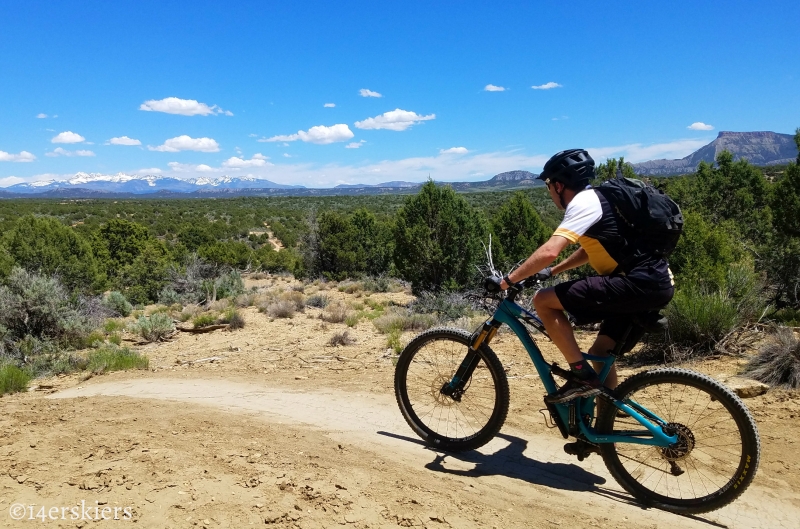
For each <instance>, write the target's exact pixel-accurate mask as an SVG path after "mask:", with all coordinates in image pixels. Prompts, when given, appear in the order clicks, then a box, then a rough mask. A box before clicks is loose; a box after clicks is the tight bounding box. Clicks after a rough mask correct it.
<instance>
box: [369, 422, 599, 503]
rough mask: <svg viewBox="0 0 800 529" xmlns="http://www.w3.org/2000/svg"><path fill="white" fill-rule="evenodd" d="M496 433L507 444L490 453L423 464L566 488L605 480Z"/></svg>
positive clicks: (589, 488)
mask: <svg viewBox="0 0 800 529" xmlns="http://www.w3.org/2000/svg"><path fill="white" fill-rule="evenodd" d="M378 433H379V434H382V435H388V436H390V437H395V438H400V439H404V440H408V441H412V442H414V443H418V444H422V445H424V443H421V442H420V441H419V440H417V439H411V438H406V437H404V436H399V435H397V434H390V433H388V432H378ZM497 437H499V438H501V439H504V440H505V441H508V445H507V446H505V447H503V448H501V449H500V450H498V451H497V452H494V453H493V454H482V453H480V452H478V451H477V450H470V451H468V452H458V453H452V452H450V453H446V454H444V453H438V454H437V455H436V457H435V458H434V460H433V461H431V462H430V463H428V464H426V465H425V468H427V469H428V470H432V471H434V472H441V473H444V474H452V475H456V476H466V477H478V476H492V475H499V476H507V477H509V478H514V479H521V480H523V481H527V482H528V483H533V484H535V485H543V486H545V487H550V488H553V489H562V490H569V491H586V492H596V491H597V490H598V487H597V486H598V485H602V484H604V483H605V482H606V479H605V478H604V477H602V476H598V475H597V474H593V473H591V472H588V471H586V470H585V469H583V468H581V467H579V466H578V465H573V464H567V463H550V462H544V461H537V460H536V459H532V458H530V457H528V456H526V455H525V454H524V452H525V448H526V447H527V446H528V441H526V440H525V439H521V438H519V437H514V436H511V435H507V434H498V435H497ZM449 458H450V459H455V460H457V461H460V462H463V463H470V464H473V465H475V466H474V468H472V469H469V470H460V469H454V468H448V467H447V466H446V464H447V460H448V459H449Z"/></svg>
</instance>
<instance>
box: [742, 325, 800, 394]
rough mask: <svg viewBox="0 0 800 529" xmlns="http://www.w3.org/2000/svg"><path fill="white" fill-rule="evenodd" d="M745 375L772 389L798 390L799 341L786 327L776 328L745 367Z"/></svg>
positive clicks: (799, 371) (799, 366)
mask: <svg viewBox="0 0 800 529" xmlns="http://www.w3.org/2000/svg"><path fill="white" fill-rule="evenodd" d="M745 374H746V375H747V376H749V377H751V378H753V379H755V380H758V381H760V382H763V383H765V384H768V385H770V386H773V387H783V388H788V389H797V388H800V340H798V339H797V337H796V336H795V335H794V333H793V332H792V330H791V329H789V328H787V327H778V328H777V329H776V330H775V334H773V336H772V340H770V341H769V342H768V343H766V344H765V345H763V346H762V347H761V350H760V351H759V352H758V354H757V355H756V356H755V357H754V358H753V359H752V360H750V362H749V363H748V364H747V366H746V367H745Z"/></svg>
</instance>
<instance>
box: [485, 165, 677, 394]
mask: <svg viewBox="0 0 800 529" xmlns="http://www.w3.org/2000/svg"><path fill="white" fill-rule="evenodd" d="M538 178H539V179H541V180H544V183H545V185H547V189H548V191H549V192H550V198H551V199H552V200H553V202H554V203H555V205H556V206H557V207H558V208H559V209H561V210H564V220H563V221H562V222H561V224H560V225H559V226H558V228H557V229H556V231H555V233H553V236H552V237H550V239H549V240H548V241H547V242H545V243H544V244H543V245H542V246H540V247H539V248H538V249H537V250H536V251H535V252H533V254H532V255H531V256H530V257H529V258H528V259H527V260H526V261H525V262H524V263H523V264H522V265H521V266H520V267H519V268H517V269H515V270H514V271H512V272H511V273H510V274H508V275H507V276H505V277H504V278H503V280H502V281H501V283H500V288H502V289H503V290H505V289H507V288H508V287H509V286H510V285H511V284H513V283H517V282H519V281H522V280H523V279H525V278H527V277H530V276H532V275H533V274H534V273H536V272H539V277H545V278H546V277H550V276H551V275H552V274H558V273H561V272H564V271H566V270H571V269H573V268H577V267H579V266H581V265H583V264H586V263H589V265H590V266H591V267H592V268H593V269H594V270H595V271H596V272H597V273H598V274H599V275H597V276H592V277H586V278H583V279H576V280H572V281H566V282H563V283H560V284H558V285H556V286H554V287H550V288H545V289H542V290H539V291H538V292H537V293H536V295H535V296H534V298H533V305H534V307H535V309H536V312H537V314H538V315H539V317H540V318H541V320H542V322H543V323H544V326H545V329H546V330H547V333H548V334H549V335H550V338H551V339H552V341H553V343H555V345H556V346H557V347H558V349H559V350H560V351H561V353H562V354H563V355H564V358H565V359H566V360H567V362H569V366H570V372H571V374H572V375H573V377H572V379H570V380H568V381H567V383H566V384H564V386H562V387H561V388H560V389H559V390H558V391H557V392H555V393H554V394H552V395H548V396H547V397H545V400H546V401H547V402H551V403H562V402H568V401H570V400H572V399H575V398H578V397H591V396H594V395H597V394H598V393H600V392H601V391H602V390H603V389H602V384H601V382H600V380H599V378H598V376H597V373H596V372H595V370H594V369H593V368H592V366H591V365H589V363H588V362H587V361H586V360H585V359H584V357H583V355H582V353H581V350H580V348H579V347H578V343H577V342H576V341H575V334H574V333H573V331H572V325H571V323H570V321H569V319H568V318H567V316H566V314H565V313H564V311H567V312H569V313H570V314H572V316H573V317H574V318H575V319H576V320H577V321H578V322H579V323H595V322H602V323H601V325H600V331H599V333H598V336H597V339H596V340H595V342H594V344H593V345H592V347H591V348H590V349H589V351H588V353H589V354H591V355H596V356H606V355H608V354H609V352H611V351H613V350H614V347H615V346H616V344H617V342H618V341H620V340H623V339H625V340H626V341H625V345H624V347H623V349H622V350H623V352H625V351H629V350H630V349H631V348H632V347H633V346H634V345H635V344H636V342H637V341H638V340H639V339H640V338H641V337H642V335H643V333H644V330H643V329H641V328H638V327H636V328H635V330H634V331H631V333H630V334H629V335H628V336H627V338H626V337H625V333H626V331H627V330H628V327H629V325H630V323H631V319H632V318H633V317H634V316H636V315H641V314H643V313H648V312H653V311H658V310H659V309H661V308H663V307H665V306H666V305H667V303H669V301H670V300H671V299H672V295H673V294H674V283H673V280H672V273H671V272H670V270H669V266H668V264H667V261H666V260H665V259H664V258H662V257H655V256H651V255H648V254H647V253H643V254H641V255H640V253H641V252H637V253H636V256H635V257H631V248H629V244H628V241H627V240H626V239H625V238H624V237H623V235H622V233H623V229H624V228H623V226H621V225H620V222H622V221H621V220H620V219H619V218H618V216H617V215H616V213H615V212H614V210H613V208H612V206H611V204H609V202H608V200H606V199H605V198H604V197H603V195H602V194H600V193H599V192H597V191H596V190H594V189H593V188H592V187H591V185H589V182H590V181H591V180H592V179H594V178H595V171H594V160H593V159H592V157H591V156H589V153H587V152H586V151H585V150H583V149H570V150H567V151H562V152H559V153H557V154H555V155H554V156H553V157H552V158H550V160H548V162H547V163H546V164H545V166H544V169H543V170H542V173H541V174H540V175H539V177H538ZM574 243H578V244H579V245H580V248H579V249H578V250H576V251H575V252H573V253H572V255H570V256H569V257H567V258H566V259H564V260H563V261H561V262H560V263H558V264H557V265H555V266H553V267H550V265H551V264H552V263H553V262H554V261H555V260H556V258H557V257H558V255H559V254H560V253H561V252H562V251H563V250H564V249H565V248H566V247H567V246H569V245H571V244H574ZM605 384H606V386H608V387H609V388H612V389H613V388H615V387H616V386H617V375H616V369H615V368H614V369H613V370H612V371H611V372H610V373H609V375H608V378H607V379H606V382H605Z"/></svg>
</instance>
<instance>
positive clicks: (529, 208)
mask: <svg viewBox="0 0 800 529" xmlns="http://www.w3.org/2000/svg"><path fill="white" fill-rule="evenodd" d="M492 232H493V233H494V236H495V237H494V239H493V240H492V254H493V255H492V257H493V260H494V262H495V264H497V265H499V266H498V267H502V269H504V270H508V269H509V268H510V265H513V264H514V263H516V262H518V261H520V260H521V259H525V258H527V257H528V256H530V255H531V254H532V253H533V252H534V250H536V249H537V248H538V247H539V246H541V245H542V244H544V242H545V241H546V240H547V239H549V238H550V233H551V230H549V229H547V227H546V226H545V225H544V222H542V219H541V217H540V216H539V214H538V213H537V212H536V210H535V209H534V208H533V205H532V204H531V201H530V200H529V199H528V197H527V196H526V195H525V193H523V192H521V191H518V192H516V193H514V195H512V196H511V198H509V199H508V200H506V201H505V202H503V204H502V205H501V206H500V208H498V210H497V213H496V214H495V215H494V217H493V218H492ZM454 319H455V318H454Z"/></svg>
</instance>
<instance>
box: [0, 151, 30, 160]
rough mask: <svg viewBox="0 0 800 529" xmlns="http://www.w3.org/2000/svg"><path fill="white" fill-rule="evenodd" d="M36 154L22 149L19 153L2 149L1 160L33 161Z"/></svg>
mask: <svg viewBox="0 0 800 529" xmlns="http://www.w3.org/2000/svg"><path fill="white" fill-rule="evenodd" d="M35 159H36V156H34V155H33V154H31V153H29V152H28V151H20V152H19V154H12V153H10V152H5V151H0V162H32V161H34V160H35Z"/></svg>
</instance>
